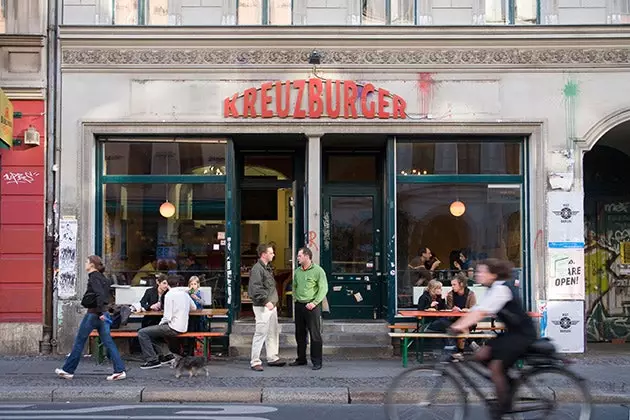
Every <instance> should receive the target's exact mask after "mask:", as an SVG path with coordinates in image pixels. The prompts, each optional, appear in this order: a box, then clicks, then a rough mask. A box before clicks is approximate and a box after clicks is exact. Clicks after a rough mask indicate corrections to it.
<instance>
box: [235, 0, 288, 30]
mask: <svg viewBox="0 0 630 420" xmlns="http://www.w3.org/2000/svg"><path fill="white" fill-rule="evenodd" d="M234 1H235V4H236V6H235V7H236V9H235V10H236V24H237V25H240V26H243V25H241V24H240V23H238V9H239V7H238V3H239V0H234ZM261 1H262V4H261V7H262V11H261V22H260V24H261V25H263V26H284V25H275V24H271V23H269V0H261ZM293 10H294V0H291V23H290V24H289V25H291V26H292V25H294V20H295V19H294V16H293ZM245 26H246V25H245Z"/></svg>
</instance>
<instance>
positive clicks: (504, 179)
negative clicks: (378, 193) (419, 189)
mask: <svg viewBox="0 0 630 420" xmlns="http://www.w3.org/2000/svg"><path fill="white" fill-rule="evenodd" d="M439 141H440V138H439V137H435V138H434V139H431V140H425V142H433V143H437V142H439ZM497 141H498V142H510V143H515V142H518V144H519V146H520V165H521V170H520V174H515V175H501V174H496V175H494V174H487V175H486V174H445V175H433V174H427V175H400V174H399V173H398V169H397V168H396V158H394V159H393V163H392V164H393V165H394V168H393V170H394V173H395V174H396V191H397V189H398V188H397V187H398V186H399V185H404V184H448V183H451V184H469V185H470V184H473V185H474V184H495V185H496V184H511V185H519V187H520V189H521V209H520V211H521V220H522V225H521V256H522V258H521V260H522V272H521V288H522V290H523V296H522V298H523V301H524V303H525V305H526V306H527V308H528V309H531V308H532V306H533V302H532V296H533V290H532V289H533V287H532V284H531V252H530V250H529V244H530V242H531V238H530V235H529V232H530V220H529V217H528V211H527V209H528V203H529V199H530V197H529V182H528V171H529V158H528V155H529V153H528V151H529V148H528V142H527V138H509V137H505V138H500V139H497ZM445 142H448V141H445ZM451 142H452V141H451ZM486 142H487V143H491V142H492V141H486ZM398 143H409V140H407V139H405V140H402V141H399V140H398V139H396V141H395V145H394V149H397V145H398ZM396 200H397V192H396V193H394V201H396ZM395 208H396V209H397V208H398V205H397V203H396V206H395ZM396 211H397V210H396ZM391 228H392V229H394V230H395V229H396V226H391ZM396 237H398V234H397V232H396ZM394 261H398V245H397V241H396V256H395V259H394ZM399 272H400V267H397V269H396V278H397V276H398V275H399ZM396 284H397V281H396V280H395V281H394V285H393V286H392V287H391V288H390V292H391V291H393V290H395V293H394V294H393V297H392V298H390V302H389V303H390V304H393V306H394V307H395V308H396V311H398V290H397V286H396ZM392 299H393V301H392ZM390 314H391V313H390Z"/></svg>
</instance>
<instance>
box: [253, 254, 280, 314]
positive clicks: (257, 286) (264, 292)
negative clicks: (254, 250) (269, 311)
mask: <svg viewBox="0 0 630 420" xmlns="http://www.w3.org/2000/svg"><path fill="white" fill-rule="evenodd" d="M247 294H248V295H249V297H250V298H251V300H252V305H253V306H265V305H266V304H267V302H271V303H273V304H274V306H277V305H278V290H276V280H275V279H274V278H273V272H272V270H271V267H270V266H269V264H267V265H265V264H263V262H262V261H260V260H258V262H257V263H256V264H254V266H253V267H252V271H250V273H249V286H248V288H247Z"/></svg>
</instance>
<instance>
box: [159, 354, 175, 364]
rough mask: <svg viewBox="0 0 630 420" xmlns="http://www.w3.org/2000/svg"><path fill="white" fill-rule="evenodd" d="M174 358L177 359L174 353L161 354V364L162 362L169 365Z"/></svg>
mask: <svg viewBox="0 0 630 420" xmlns="http://www.w3.org/2000/svg"><path fill="white" fill-rule="evenodd" d="M173 360H175V356H174V355H172V354H169V355H167V356H160V357H159V361H160V364H162V365H168V364H170V363H171V362H172V361H173Z"/></svg>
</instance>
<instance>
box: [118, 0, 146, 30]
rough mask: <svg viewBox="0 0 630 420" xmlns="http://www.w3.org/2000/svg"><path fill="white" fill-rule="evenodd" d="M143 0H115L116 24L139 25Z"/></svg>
mask: <svg viewBox="0 0 630 420" xmlns="http://www.w3.org/2000/svg"><path fill="white" fill-rule="evenodd" d="M140 1H141V0H114V23H115V24H116V25H137V24H138V23H139V12H140Z"/></svg>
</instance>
